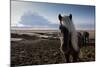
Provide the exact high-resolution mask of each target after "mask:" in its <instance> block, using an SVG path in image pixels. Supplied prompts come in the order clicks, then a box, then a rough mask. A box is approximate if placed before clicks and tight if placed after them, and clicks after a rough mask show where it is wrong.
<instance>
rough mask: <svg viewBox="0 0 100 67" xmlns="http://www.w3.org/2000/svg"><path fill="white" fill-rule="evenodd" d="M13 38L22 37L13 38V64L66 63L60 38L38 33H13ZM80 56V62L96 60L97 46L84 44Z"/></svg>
mask: <svg viewBox="0 0 100 67" xmlns="http://www.w3.org/2000/svg"><path fill="white" fill-rule="evenodd" d="M38 34H41V33H38ZM55 34H56V33H55ZM55 34H54V35H55ZM42 35H45V34H42ZM46 35H49V34H46ZM54 35H53V36H54ZM11 38H22V40H19V41H16V40H11V65H12V66H22V65H24V66H25V65H42V64H58V63H65V61H64V59H65V58H64V57H63V56H62V53H61V52H60V49H59V48H60V40H59V39H58V38H52V37H49V38H45V37H44V38H43V37H38V36H36V35H22V34H21V35H19V34H11ZM79 57H80V59H81V61H79V62H88V61H94V60H95V46H94V45H91V46H83V47H82V48H81V49H80V54H79Z"/></svg>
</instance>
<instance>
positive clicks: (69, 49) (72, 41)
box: [58, 14, 80, 63]
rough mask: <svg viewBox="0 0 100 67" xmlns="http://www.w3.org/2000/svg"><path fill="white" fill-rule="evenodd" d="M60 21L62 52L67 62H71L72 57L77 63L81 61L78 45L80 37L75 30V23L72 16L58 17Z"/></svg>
mask: <svg viewBox="0 0 100 67" xmlns="http://www.w3.org/2000/svg"><path fill="white" fill-rule="evenodd" d="M58 18H59V21H60V27H59V28H60V30H61V34H62V36H63V39H62V41H61V42H62V43H61V47H60V49H61V52H62V53H63V55H64V57H65V58H66V62H68V63H69V62H71V61H70V56H72V58H73V59H72V60H73V61H72V62H77V61H78V59H79V51H80V49H79V45H78V35H77V32H76V30H75V27H74V24H73V21H72V14H70V15H69V16H61V14H59V16H58Z"/></svg>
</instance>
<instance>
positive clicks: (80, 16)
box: [11, 1, 95, 30]
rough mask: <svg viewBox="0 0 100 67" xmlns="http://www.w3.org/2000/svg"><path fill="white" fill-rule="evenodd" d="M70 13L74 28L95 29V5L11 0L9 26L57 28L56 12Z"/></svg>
mask: <svg viewBox="0 0 100 67" xmlns="http://www.w3.org/2000/svg"><path fill="white" fill-rule="evenodd" d="M70 13H71V14H72V20H73V23H74V25H75V28H76V29H79V30H83V29H84V30H87V29H88V30H94V29H95V6H88V5H72V4H57V3H43V2H30V1H11V27H32V28H38V29H39V28H42V29H44V28H47V29H59V20H58V14H61V15H62V16H63V15H69V14H70Z"/></svg>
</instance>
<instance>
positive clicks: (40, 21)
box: [19, 12, 58, 28]
mask: <svg viewBox="0 0 100 67" xmlns="http://www.w3.org/2000/svg"><path fill="white" fill-rule="evenodd" d="M19 24H20V25H23V26H26V27H27V26H28V27H40V28H43V27H44V28H46V27H47V28H57V27H58V25H57V24H51V22H50V21H48V20H47V19H46V18H44V17H43V16H41V15H39V14H38V13H32V12H27V13H24V15H22V16H21V20H20V22H19Z"/></svg>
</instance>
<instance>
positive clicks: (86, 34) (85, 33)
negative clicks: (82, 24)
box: [83, 31, 89, 46]
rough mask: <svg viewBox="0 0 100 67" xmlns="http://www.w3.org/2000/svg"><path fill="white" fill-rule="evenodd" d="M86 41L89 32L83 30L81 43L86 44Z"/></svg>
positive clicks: (87, 40)
mask: <svg viewBox="0 0 100 67" xmlns="http://www.w3.org/2000/svg"><path fill="white" fill-rule="evenodd" d="M88 42H89V33H88V32H86V31H85V32H83V43H84V46H86V45H87V43H88Z"/></svg>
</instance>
